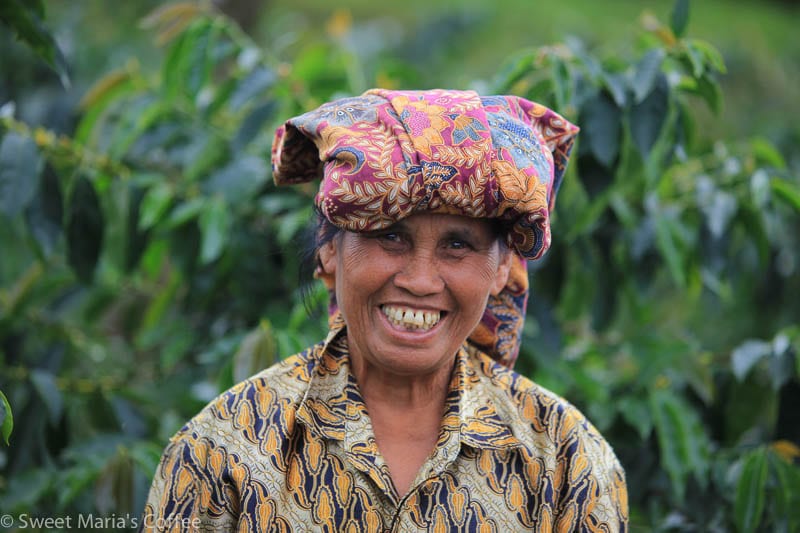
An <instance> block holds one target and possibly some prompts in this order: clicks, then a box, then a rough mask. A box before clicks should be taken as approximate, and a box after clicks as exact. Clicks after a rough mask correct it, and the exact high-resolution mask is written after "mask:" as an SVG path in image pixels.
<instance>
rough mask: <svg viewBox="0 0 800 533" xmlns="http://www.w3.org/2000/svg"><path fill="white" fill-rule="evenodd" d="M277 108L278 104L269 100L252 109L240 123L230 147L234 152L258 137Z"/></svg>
mask: <svg viewBox="0 0 800 533" xmlns="http://www.w3.org/2000/svg"><path fill="white" fill-rule="evenodd" d="M277 108H278V102H277V101H275V100H270V101H269V102H267V103H266V104H264V105H261V106H259V107H257V108H256V109H254V110H253V111H252V112H251V113H250V114H248V115H247V118H245V119H244V120H243V121H242V125H241V126H240V127H239V131H238V132H236V137H234V139H233V142H232V144H231V146H232V147H233V149H234V150H236V151H241V150H243V149H244V148H245V147H247V145H248V144H250V142H251V141H252V140H253V139H254V138H255V137H256V135H258V133H259V132H260V131H261V128H262V127H263V126H264V124H265V123H266V122H267V121H268V120H269V119H271V118H272V117H273V115H274V114H275V111H276V110H277Z"/></svg>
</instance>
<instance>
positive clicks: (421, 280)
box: [394, 253, 444, 296]
mask: <svg viewBox="0 0 800 533" xmlns="http://www.w3.org/2000/svg"><path fill="white" fill-rule="evenodd" d="M394 284H395V286H396V287H399V288H401V289H405V290H407V291H408V292H410V293H411V294H413V295H415V296H427V295H430V294H436V293H438V292H440V291H442V289H444V280H443V279H442V276H441V275H440V273H439V269H438V265H437V264H436V261H433V260H432V258H431V257H430V256H429V255H428V254H419V253H416V254H411V255H410V257H409V258H408V260H407V261H406V262H405V264H404V265H403V267H402V268H401V269H400V271H399V272H397V273H396V274H395V275H394Z"/></svg>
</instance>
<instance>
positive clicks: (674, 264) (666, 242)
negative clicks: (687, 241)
mask: <svg viewBox="0 0 800 533" xmlns="http://www.w3.org/2000/svg"><path fill="white" fill-rule="evenodd" d="M655 225H656V246H657V247H658V250H659V252H661V256H662V257H663V258H664V260H665V261H666V263H667V268H668V269H669V272H670V274H671V275H672V279H673V280H675V283H677V284H678V286H680V287H685V286H686V272H685V270H684V267H683V263H684V258H683V255H682V253H681V250H680V248H679V246H678V243H677V242H676V239H677V237H676V231H675V228H674V222H673V221H672V220H671V219H670V218H668V217H667V216H665V215H658V216H656V217H655Z"/></svg>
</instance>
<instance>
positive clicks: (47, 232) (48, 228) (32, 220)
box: [25, 164, 64, 257]
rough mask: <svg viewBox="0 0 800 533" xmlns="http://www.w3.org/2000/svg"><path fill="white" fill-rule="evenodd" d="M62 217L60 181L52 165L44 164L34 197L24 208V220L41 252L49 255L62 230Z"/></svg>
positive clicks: (53, 249) (46, 255)
mask: <svg viewBox="0 0 800 533" xmlns="http://www.w3.org/2000/svg"><path fill="white" fill-rule="evenodd" d="M63 217H64V207H63V197H62V194H61V183H60V182H59V178H58V176H57V175H56V173H55V170H54V169H53V167H52V166H50V165H49V164H48V165H45V169H44V172H43V173H42V177H41V183H40V184H39V191H38V194H37V195H36V198H35V199H34V201H33V202H31V204H30V205H29V206H28V208H27V209H26V210H25V221H26V222H27V224H28V228H30V232H31V235H32V236H33V238H34V239H35V240H36V242H37V244H38V245H39V248H40V250H41V253H43V254H44V256H45V257H49V256H50V255H51V254H52V253H53V252H54V251H55V248H56V245H57V243H58V240H59V238H60V237H61V232H62V227H61V225H62V220H63Z"/></svg>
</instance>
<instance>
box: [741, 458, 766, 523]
mask: <svg viewBox="0 0 800 533" xmlns="http://www.w3.org/2000/svg"><path fill="white" fill-rule="evenodd" d="M767 466H768V465H767V455H766V452H765V450H764V449H763V448H759V449H758V450H755V451H753V452H751V453H750V454H748V455H747V457H746V458H745V460H744V465H743V467H742V474H741V476H740V477H739V483H738V484H737V485H736V504H735V506H734V519H735V522H736V528H737V530H738V531H740V532H741V533H749V532H751V531H756V529H757V528H758V526H759V524H760V523H761V515H762V514H763V512H764V492H765V489H766V485H767Z"/></svg>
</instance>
